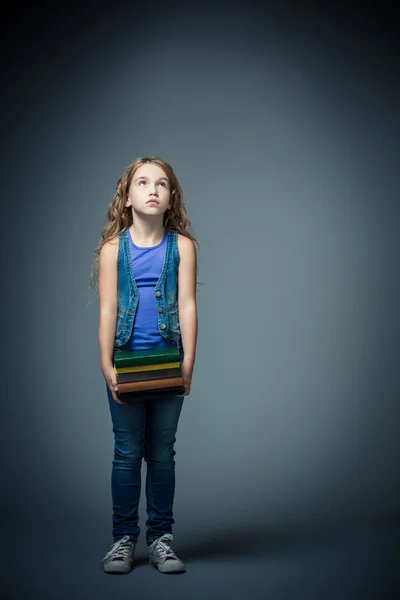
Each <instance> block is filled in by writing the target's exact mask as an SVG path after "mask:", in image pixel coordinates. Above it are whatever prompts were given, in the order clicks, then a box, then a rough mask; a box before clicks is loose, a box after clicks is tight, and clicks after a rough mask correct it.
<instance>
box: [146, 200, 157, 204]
mask: <svg viewBox="0 0 400 600" xmlns="http://www.w3.org/2000/svg"><path fill="white" fill-rule="evenodd" d="M146 204H158V200H147V202H146Z"/></svg>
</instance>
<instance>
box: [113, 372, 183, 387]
mask: <svg viewBox="0 0 400 600" xmlns="http://www.w3.org/2000/svg"><path fill="white" fill-rule="evenodd" d="M181 375H182V373H181V369H160V370H159V371H141V372H139V373H137V372H136V373H117V383H118V384H119V383H129V381H150V380H151V379H154V380H155V379H166V378H167V377H179V376H181Z"/></svg>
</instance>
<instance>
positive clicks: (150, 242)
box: [129, 215, 165, 247]
mask: <svg viewBox="0 0 400 600" xmlns="http://www.w3.org/2000/svg"><path fill="white" fill-rule="evenodd" d="M160 217H161V218H154V217H153V218H151V219H143V217H142V216H137V215H134V217H133V219H134V221H133V224H132V225H131V226H130V228H129V229H130V232H131V236H132V240H133V242H134V243H135V244H137V245H138V246H142V247H145V246H156V245H157V244H159V243H160V242H161V240H162V239H163V236H164V232H165V227H164V225H163V215H160Z"/></svg>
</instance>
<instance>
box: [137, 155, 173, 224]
mask: <svg viewBox="0 0 400 600" xmlns="http://www.w3.org/2000/svg"><path fill="white" fill-rule="evenodd" d="M169 199H170V185H169V181H168V177H167V175H166V173H165V172H164V171H163V169H161V167H159V166H158V165H154V164H152V163H146V164H144V165H141V166H140V167H139V168H138V169H137V170H136V172H135V174H134V176H133V178H132V182H131V185H130V188H129V193H128V200H127V201H126V206H132V210H133V211H134V212H137V213H140V214H144V215H151V214H154V215H162V214H163V213H164V212H165V211H166V210H167V209H169V208H171V204H170V201H169Z"/></svg>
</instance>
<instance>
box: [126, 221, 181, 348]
mask: <svg viewBox="0 0 400 600" xmlns="http://www.w3.org/2000/svg"><path fill="white" fill-rule="evenodd" d="M166 241H167V231H166V230H165V231H164V237H163V239H162V240H161V242H160V243H159V244H157V245H156V246H151V247H150V248H140V247H139V246H136V244H134V243H133V241H132V237H131V235H130V231H129V249H130V253H131V258H132V268H133V274H134V277H135V281H136V284H137V288H138V292H139V304H138V307H137V311H136V316H135V322H134V325H133V331H132V335H131V338H130V339H129V341H128V342H127V345H126V349H127V350H148V349H151V348H165V347H170V344H168V343H167V342H166V341H165V340H164V338H163V337H162V335H161V333H160V331H159V328H158V314H157V306H156V299H155V293H154V288H155V286H156V283H157V281H158V279H159V277H160V275H161V271H162V268H163V265H164V258H165V246H166Z"/></svg>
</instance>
